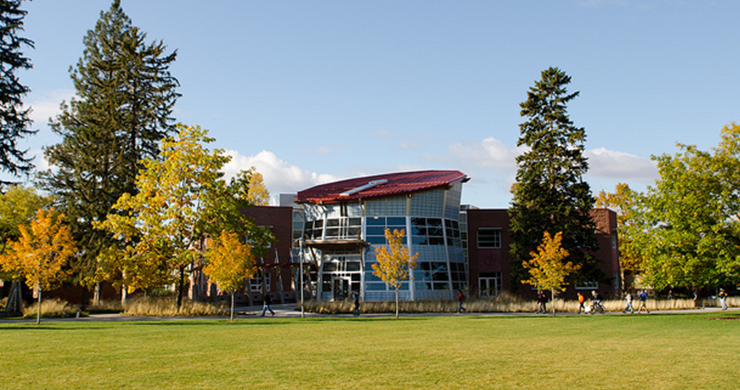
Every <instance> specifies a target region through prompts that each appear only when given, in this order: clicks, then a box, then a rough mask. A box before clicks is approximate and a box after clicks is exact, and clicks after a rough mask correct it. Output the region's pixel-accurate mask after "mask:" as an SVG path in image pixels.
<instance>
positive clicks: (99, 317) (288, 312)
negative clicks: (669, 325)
mask: <svg viewBox="0 0 740 390" xmlns="http://www.w3.org/2000/svg"><path fill="white" fill-rule="evenodd" d="M270 307H271V308H272V310H273V311H274V312H275V315H274V316H270V314H269V312H268V313H267V315H266V318H268V317H269V318H300V317H301V311H300V310H295V309H296V304H294V303H286V304H277V305H270ZM235 311H236V313H237V315H236V316H235V319H238V320H244V319H250V318H253V319H259V318H262V317H261V314H262V306H261V305H260V306H241V307H236V308H235ZM726 311H727V312H737V311H740V307H736V308H732V307H731V308H729V309H728V310H726ZM720 312H723V311H722V310H721V309H720V308H718V307H708V308H704V309H682V310H653V311H651V312H650V314H623V313H622V312H621V311H616V312H606V313H604V314H594V315H593V316H594V317H598V316H602V315H608V316H640V317H642V316H647V315H650V316H655V315H666V314H670V315H680V314H691V313H720ZM555 315H556V316H577V315H578V314H576V313H565V312H563V313H556V314H555ZM581 315H582V316H591V315H590V314H581ZM394 316H395V313H369V314H362V315H360V317H359V318H363V317H370V318H383V317H394ZM442 316H478V317H481V316H482V317H512V316H540V317H552V314H551V313H548V314H536V313H533V312H527V313H523V312H520V313H504V312H495V313H463V314H457V313H401V317H442ZM305 317H306V318H357V317H354V316H353V315H352V313H343V314H318V313H309V312H305ZM228 318H229V317H228V316H208V317H147V316H127V315H122V314H92V315H90V316H89V317H80V318H42V319H41V322H42V323H45V322H75V321H80V322H90V321H116V322H118V321H120V322H126V321H174V320H180V321H182V320H186V321H187V320H211V319H224V320H227V319H228ZM34 322H36V318H35V317H34V318H26V319H2V320H0V324H19V323H34Z"/></svg>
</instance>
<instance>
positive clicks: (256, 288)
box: [249, 270, 270, 293]
mask: <svg viewBox="0 0 740 390" xmlns="http://www.w3.org/2000/svg"><path fill="white" fill-rule="evenodd" d="M263 275H264V276H265V292H270V274H263V273H262V270H259V271H257V273H256V274H255V275H254V277H253V278H249V291H251V292H256V293H258V292H262V276H263Z"/></svg>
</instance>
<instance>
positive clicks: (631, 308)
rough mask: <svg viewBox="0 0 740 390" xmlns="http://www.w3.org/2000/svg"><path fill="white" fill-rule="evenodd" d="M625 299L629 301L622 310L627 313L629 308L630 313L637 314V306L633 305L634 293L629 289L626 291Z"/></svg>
mask: <svg viewBox="0 0 740 390" xmlns="http://www.w3.org/2000/svg"><path fill="white" fill-rule="evenodd" d="M624 300H625V301H627V306H625V308H624V311H622V312H623V313H624V314H627V310H629V311H630V314H635V308H633V307H632V294H630V292H629V291H625V292H624Z"/></svg>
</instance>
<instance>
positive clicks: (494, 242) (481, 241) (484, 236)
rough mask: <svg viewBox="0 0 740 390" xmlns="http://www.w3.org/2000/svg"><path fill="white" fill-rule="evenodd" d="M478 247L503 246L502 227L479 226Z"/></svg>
mask: <svg viewBox="0 0 740 390" xmlns="http://www.w3.org/2000/svg"><path fill="white" fill-rule="evenodd" d="M478 248H501V229H499V228H478Z"/></svg>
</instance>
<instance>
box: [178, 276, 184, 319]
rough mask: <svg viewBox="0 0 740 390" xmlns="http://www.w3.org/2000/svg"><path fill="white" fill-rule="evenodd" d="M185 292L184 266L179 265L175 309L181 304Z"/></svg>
mask: <svg viewBox="0 0 740 390" xmlns="http://www.w3.org/2000/svg"><path fill="white" fill-rule="evenodd" d="M184 293H185V267H180V282H179V283H178V286H177V311H180V307H181V306H182V296H183V294H184Z"/></svg>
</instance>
